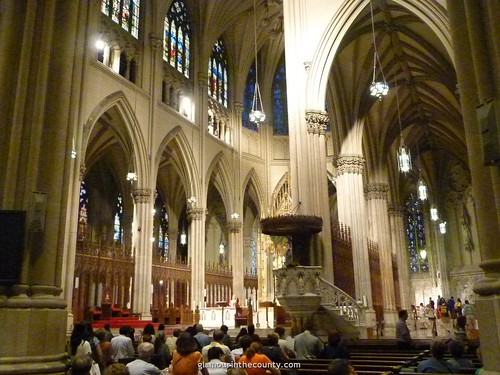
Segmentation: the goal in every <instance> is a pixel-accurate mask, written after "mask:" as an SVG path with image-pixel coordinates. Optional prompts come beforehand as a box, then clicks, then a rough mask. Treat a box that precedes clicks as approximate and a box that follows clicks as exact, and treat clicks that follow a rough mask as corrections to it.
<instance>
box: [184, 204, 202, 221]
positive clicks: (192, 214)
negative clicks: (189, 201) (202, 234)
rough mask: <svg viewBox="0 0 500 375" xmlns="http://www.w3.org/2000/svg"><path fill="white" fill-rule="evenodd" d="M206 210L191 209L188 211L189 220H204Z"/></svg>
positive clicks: (199, 208) (200, 208)
mask: <svg viewBox="0 0 500 375" xmlns="http://www.w3.org/2000/svg"><path fill="white" fill-rule="evenodd" d="M205 213H206V210H205V209H204V208H203V207H191V208H189V209H188V211H187V214H188V219H189V220H202V219H203V218H204V217H205Z"/></svg>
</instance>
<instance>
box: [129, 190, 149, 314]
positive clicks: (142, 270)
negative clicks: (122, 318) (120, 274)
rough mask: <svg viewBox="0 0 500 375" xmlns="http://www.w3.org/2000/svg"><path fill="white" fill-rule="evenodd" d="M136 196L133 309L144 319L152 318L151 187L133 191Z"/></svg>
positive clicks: (133, 229)
mask: <svg viewBox="0 0 500 375" xmlns="http://www.w3.org/2000/svg"><path fill="white" fill-rule="evenodd" d="M132 195H133V197H134V204H135V205H134V226H133V228H132V231H133V244H132V246H133V252H134V255H135V266H134V288H133V291H134V294H133V297H132V298H133V303H132V311H133V312H134V314H140V316H141V319H142V320H150V319H151V283H152V264H153V249H152V247H151V246H152V244H151V233H152V232H153V218H152V215H151V210H152V205H153V204H154V202H152V199H151V195H152V191H151V189H147V188H139V189H135V190H134V191H133V192H132Z"/></svg>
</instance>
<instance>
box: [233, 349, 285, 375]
mask: <svg viewBox="0 0 500 375" xmlns="http://www.w3.org/2000/svg"><path fill="white" fill-rule="evenodd" d="M238 363H240V366H241V367H243V368H244V369H245V370H246V371H247V373H248V375H265V374H267V373H268V371H269V372H270V373H271V374H273V375H279V374H281V372H280V370H278V369H277V368H276V367H274V366H273V362H272V361H271V360H270V359H269V357H267V356H266V355H264V354H262V344H261V343H260V342H258V341H255V342H252V343H251V344H250V346H249V347H248V348H247V349H246V350H245V353H244V354H243V355H242V356H241V357H240V359H239V361H238Z"/></svg>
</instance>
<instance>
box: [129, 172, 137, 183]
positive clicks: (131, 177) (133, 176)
mask: <svg viewBox="0 0 500 375" xmlns="http://www.w3.org/2000/svg"><path fill="white" fill-rule="evenodd" d="M127 181H130V182H134V181H137V173H135V172H128V173H127Z"/></svg>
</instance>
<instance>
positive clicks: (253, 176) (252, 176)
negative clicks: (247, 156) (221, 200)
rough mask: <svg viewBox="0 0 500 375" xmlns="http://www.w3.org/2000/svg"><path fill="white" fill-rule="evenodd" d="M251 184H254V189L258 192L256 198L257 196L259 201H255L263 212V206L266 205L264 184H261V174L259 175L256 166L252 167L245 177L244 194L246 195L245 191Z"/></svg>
mask: <svg viewBox="0 0 500 375" xmlns="http://www.w3.org/2000/svg"><path fill="white" fill-rule="evenodd" d="M249 185H252V186H253V188H254V190H255V194H256V198H257V202H255V203H257V207H258V208H259V211H260V212H262V211H263V207H264V194H263V189H262V185H261V183H260V180H259V176H258V175H257V172H256V171H255V168H251V169H250V171H249V172H248V173H247V175H246V177H245V179H244V180H243V185H242V187H243V191H242V196H244V195H245V191H246V189H247V186H249Z"/></svg>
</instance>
